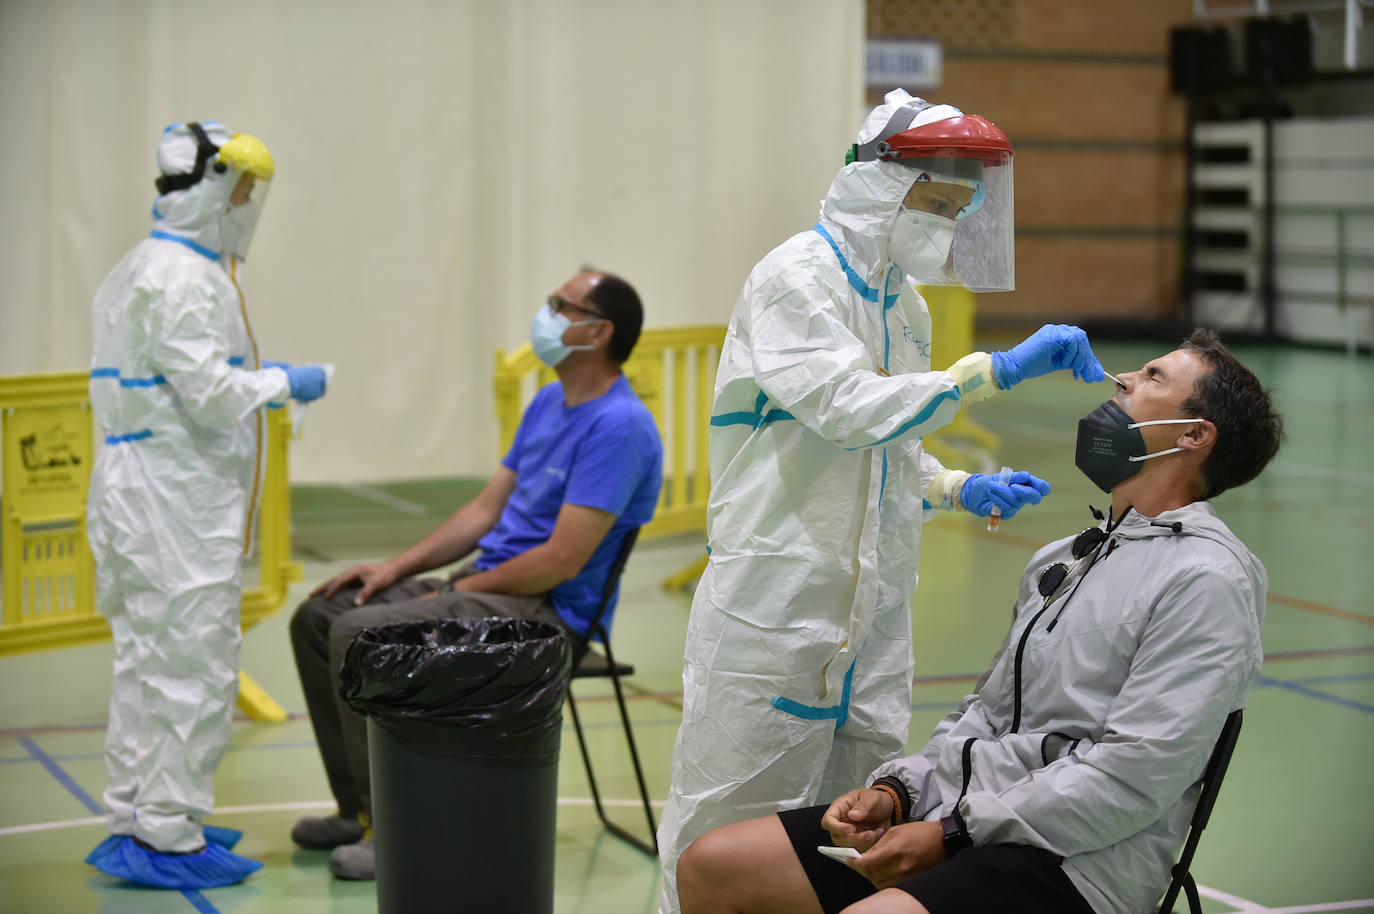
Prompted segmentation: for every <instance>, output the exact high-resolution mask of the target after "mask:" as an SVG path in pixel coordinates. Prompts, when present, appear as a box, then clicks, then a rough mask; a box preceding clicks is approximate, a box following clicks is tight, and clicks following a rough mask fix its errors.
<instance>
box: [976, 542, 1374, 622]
mask: <svg viewBox="0 0 1374 914" xmlns="http://www.w3.org/2000/svg"><path fill="white" fill-rule="evenodd" d="M955 529H957V530H959V531H960V532H961V533H963V534H964V535H965V536H972V537H975V538H978V539H983V540H991V541H993V542H997V543H1001V544H1002V545H1004V546H1023V547H1025V548H1027V549H1030V550H1032V551H1036V552H1038V551H1039V550H1040V549H1042V548H1043V547H1045V546H1048V545H1049V544H1050V542H1051V541H1049V540H1046V541H1041V540H1038V539H1034V538H1032V537H1029V536H1018V535H1016V534H1015V533H1007V532H1005V531H999V532H998V533H992V532H989V531H987V530H985V529H983V528H982V527H978V526H974V527H969V526H967V525H960V526H958V527H956V528H955ZM1266 596H1267V598H1268V602H1270V603H1277V604H1279V605H1280V606H1286V607H1288V608H1290V609H1300V610H1302V611H1303V612H1309V613H1316V614H1318V615H1322V616H1330V617H1332V618H1333V619H1345V620H1347V621H1349V622H1358V623H1360V624H1361V625H1374V615H1370V614H1369V613H1361V612H1355V611H1354V610H1349V609H1338V608H1336V607H1335V606H1327V605H1326V604H1325V603H1317V602H1315V601H1313V600H1304V599H1302V598H1301V597H1290V596H1287V595H1285V594H1281V593H1274V592H1273V591H1269V593H1268V594H1267V595H1266Z"/></svg>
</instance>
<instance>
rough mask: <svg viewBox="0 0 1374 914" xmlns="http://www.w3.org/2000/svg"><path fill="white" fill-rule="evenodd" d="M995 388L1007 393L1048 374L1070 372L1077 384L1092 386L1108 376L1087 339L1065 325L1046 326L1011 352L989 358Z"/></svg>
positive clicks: (1076, 330) (1071, 327) (1081, 333)
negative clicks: (1077, 381)
mask: <svg viewBox="0 0 1374 914" xmlns="http://www.w3.org/2000/svg"><path fill="white" fill-rule="evenodd" d="M992 369H993V370H992V373H993V375H994V376H995V377H996V379H997V386H998V387H1000V388H1002V389H1003V390H1006V389H1007V388H1009V387H1015V386H1016V385H1017V384H1020V383H1021V382H1022V381H1026V380H1029V379H1030V378H1038V377H1040V376H1041V375H1044V374H1049V373H1050V372H1051V371H1060V370H1062V369H1069V370H1071V371H1072V372H1073V376H1074V377H1075V378H1078V379H1079V380H1080V381H1087V382H1088V383H1089V384H1095V383H1097V382H1098V381H1101V380H1102V379H1103V378H1105V377H1106V376H1107V375H1106V373H1105V372H1104V371H1103V370H1102V363H1101V362H1099V361H1098V360H1097V356H1095V355H1093V350H1092V347H1091V346H1089V345H1088V335H1087V334H1086V333H1084V332H1083V331H1082V330H1080V329H1078V328H1077V327H1073V326H1070V325H1068V324H1046V325H1045V326H1043V327H1041V328H1040V329H1039V330H1037V331H1035V332H1034V333H1032V334H1031V335H1030V336H1028V337H1026V339H1025V342H1022V343H1018V344H1016V345H1015V346H1013V347H1012V349H1011V351H1010V352H994V353H993V354H992Z"/></svg>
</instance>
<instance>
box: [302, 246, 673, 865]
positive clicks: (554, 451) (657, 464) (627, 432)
mask: <svg viewBox="0 0 1374 914" xmlns="http://www.w3.org/2000/svg"><path fill="white" fill-rule="evenodd" d="M642 322H643V309H642V307H641V305H640V302H639V296H638V295H637V294H635V290H634V289H633V288H632V287H631V286H630V284H629V283H627V282H625V281H624V280H623V279H620V278H619V277H617V276H614V275H612V274H609V273H602V272H598V271H592V270H586V271H584V272H581V273H579V274H578V275H576V276H574V277H573V278H572V279H570V280H568V281H567V282H566V283H564V284H563V286H562V288H560V289H559V290H558V291H557V292H556V293H554V294H553V295H551V296H550V297H549V300H548V304H547V305H544V306H541V307H540V309H539V313H538V314H537V315H536V317H535V319H534V325H533V328H532V330H531V336H532V342H533V345H534V351H535V353H536V354H537V355H538V356H539V357H540V358H541V359H542V360H543V361H544V362H545V363H546V364H548V365H549V366H551V367H552V368H553V369H554V370H555V371H556V372H557V373H558V381H556V382H555V383H553V384H550V385H548V386H547V387H545V388H543V389H542V390H540V391H539V393H538V394H536V395H535V398H534V400H533V401H532V402H531V403H530V405H529V408H528V409H526V410H525V415H524V417H523V418H522V419H521V421H520V428H519V430H518V431H517V432H516V435H515V441H514V443H513V444H512V445H511V449H510V452H509V453H507V454H506V456H505V458H504V459H503V460H502V461H501V467H500V469H498V470H497V471H496V473H495V474H494V475H493V476H492V477H491V480H490V481H489V482H488V483H487V485H486V487H485V488H483V489H482V491H481V493H480V494H479V495H478V496H477V497H476V498H475V499H473V500H472V501H471V502H469V503H468V504H466V505H464V506H463V507H461V508H459V509H458V510H457V511H456V512H454V514H453V516H452V517H450V518H449V519H448V520H446V521H445V522H444V523H443V524H442V525H440V527H439V528H438V529H437V530H435V531H434V532H433V533H431V534H430V535H429V536H427V537H425V538H424V539H423V540H421V541H420V542H419V543H417V544H415V545H414V546H412V547H411V548H410V549H407V550H406V551H405V552H403V553H401V554H400V555H399V556H397V557H395V558H393V559H391V560H390V561H386V562H378V563H375V564H366V565H357V566H354V567H353V568H350V569H348V570H347V571H345V572H344V573H343V574H340V575H338V576H337V577H335V578H333V579H331V580H329V581H326V582H325V583H324V584H321V585H320V586H319V587H317V588H316V589H315V590H314V592H313V593H311V595H310V599H308V600H306V601H305V602H304V603H302V604H301V606H300V608H299V609H297V610H296V614H295V616H293V617H292V619H291V644H292V647H293V648H294V650H295V653H296V668H297V669H298V670H299V672H300V677H301V685H302V687H303V688H304V690H305V700H306V704H307V705H308V707H309V709H310V722H311V723H312V724H313V725H314V727H315V738H316V740H317V741H318V742H319V746H320V754H321V756H323V758H324V767H325V772H326V773H327V775H328V777H329V787H330V789H331V790H332V791H333V793H334V798H335V800H337V801H338V804H339V813H338V815H336V816H328V817H323V818H317V817H312V818H306V819H302V820H301V821H300V822H298V823H297V824H296V827H295V828H294V829H293V830H292V833H291V837H292V838H293V839H294V840H295V841H296V843H297V844H299V845H301V846H302V847H309V848H334V851H333V853H332V854H331V855H330V858H329V869H330V872H332V873H333V874H334V875H336V876H339V877H342V878H345V879H371V878H373V875H374V853H373V847H372V841H371V832H370V831H369V830H368V828H367V823H368V821H369V817H370V814H371V807H370V802H371V797H370V795H369V790H368V765H367V729H366V726H365V722H364V719H363V718H362V717H360V716H359V715H357V714H354V713H353V711H352V710H350V709H349V708H348V706H347V705H346V704H345V703H344V701H343V700H342V699H341V698H340V697H339V694H338V681H339V669H340V666H341V665H342V662H343V657H344V653H345V652H346V651H347V649H348V645H349V643H350V642H351V641H352V640H353V637H354V636H355V635H356V634H357V633H358V632H360V631H362V630H363V629H364V628H372V627H375V626H380V625H388V624H391V623H394V622H416V621H425V620H430V619H451V618H484V617H488V616H504V617H509V618H520V619H538V620H541V621H545V622H549V623H551V624H554V625H557V626H559V627H561V628H562V629H564V630H565V631H567V632H568V633H569V634H570V635H572V636H573V637H574V638H575V639H578V640H580V639H581V638H583V637H585V635H586V632H587V628H588V626H589V625H590V623H591V618H592V615H593V614H594V613H595V612H596V608H597V605H598V604H599V602H600V600H601V595H602V593H603V592H604V590H605V586H606V577H607V574H608V573H609V570H610V565H611V563H612V562H613V561H614V560H615V557H616V555H617V554H618V553H619V551H620V548H621V545H622V544H623V543H624V541H625V537H626V535H627V534H628V533H629V532H630V531H632V530H634V529H635V528H637V527H640V526H642V525H643V524H645V523H647V522H648V521H649V519H650V518H651V517H652V516H653V513H654V506H655V505H656V504H657V503H658V493H659V488H660V485H661V483H662V467H663V446H662V444H661V443H660V441H659V437H658V429H657V427H656V426H655V425H654V419H653V416H652V415H650V413H649V411H648V409H646V408H645V406H644V404H643V403H641V402H640V400H639V398H638V397H637V396H635V394H634V391H632V390H631V389H630V385H629V382H628V381H626V380H625V376H624V375H623V374H622V373H621V370H620V366H621V364H622V363H623V362H624V361H625V360H626V359H627V358H629V355H630V351H631V350H632V349H633V348H634V344H635V341H636V340H637V339H639V328H640V325H641V323H642ZM473 549H477V550H479V552H478V556H477V559H476V560H475V561H473V562H471V563H469V564H467V565H464V566H463V567H461V568H460V569H459V570H458V571H457V572H456V573H454V574H452V575H451V576H449V577H448V578H416V577H415V575H419V574H423V573H424V572H427V571H432V570H433V569H435V568H439V567H441V566H443V565H448V564H450V563H452V562H456V561H458V560H459V559H461V558H463V557H464V556H466V555H467V554H468V553H470V552H472V551H473ZM614 608H615V607H614V600H612V603H611V605H609V606H607V608H606V613H605V616H604V617H603V619H602V622H603V624H605V626H606V627H607V629H608V630H609V628H610V622H611V614H612V612H613V610H614Z"/></svg>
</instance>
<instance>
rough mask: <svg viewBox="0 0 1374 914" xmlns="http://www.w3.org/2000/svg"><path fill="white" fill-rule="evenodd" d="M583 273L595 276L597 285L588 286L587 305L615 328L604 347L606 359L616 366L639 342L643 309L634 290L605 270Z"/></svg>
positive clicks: (584, 269) (586, 268)
mask: <svg viewBox="0 0 1374 914" xmlns="http://www.w3.org/2000/svg"><path fill="white" fill-rule="evenodd" d="M582 269H583V272H587V273H595V274H597V275H598V276H600V277H601V281H600V282H598V283H597V284H596V285H594V286H592V290H591V291H590V292H588V293H587V301H589V302H591V303H592V304H594V305H596V307H597V309H598V310H599V311H600V312H601V313H602V314H604V315H606V317H607V318H608V319H609V320H610V322H611V323H612V324H613V325H614V326H615V332H614V333H613V334H612V335H611V344H610V345H609V346H607V347H606V357H607V358H609V359H610V360H611V361H612V362H615V363H616V364H620V363H621V362H624V361H625V360H626V359H628V358H629V357H630V353H631V352H633V351H634V348H635V343H636V342H638V341H639V328H640V327H642V326H643V325H644V306H643V305H641V304H640V302H639V293H638V292H636V291H635V290H634V286H632V285H630V284H629V283H628V282H626V281H625V280H623V279H621V278H620V277H619V276H616V275H615V274H614V273H607V272H606V271H605V270H598V269H596V268H595V267H583V268H582Z"/></svg>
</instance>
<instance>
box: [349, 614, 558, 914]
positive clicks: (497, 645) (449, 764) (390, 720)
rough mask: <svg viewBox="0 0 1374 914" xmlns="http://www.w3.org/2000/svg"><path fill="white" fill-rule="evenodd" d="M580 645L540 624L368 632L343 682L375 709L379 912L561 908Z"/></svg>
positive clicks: (503, 622)
mask: <svg viewBox="0 0 1374 914" xmlns="http://www.w3.org/2000/svg"><path fill="white" fill-rule="evenodd" d="M571 665H572V661H571V647H570V645H569V643H568V639H567V637H566V636H565V635H564V634H563V632H562V631H561V630H560V629H558V628H557V627H556V626H553V625H549V624H547V623H544V622H534V621H530V620H527V619H444V620H440V621H434V622H407V623H401V624H397V625H387V626H383V627H380V628H370V629H364V630H363V631H362V632H360V633H359V634H358V636H357V637H356V638H354V639H353V643H352V644H350V645H349V648H348V653H347V654H346V655H345V658H344V665H343V670H342V671H341V672H340V675H339V691H340V694H342V695H343V697H344V699H345V700H346V701H347V702H348V703H349V705H350V706H351V707H352V708H353V709H354V710H355V711H357V712H359V713H360V714H365V715H367V740H368V756H369V760H370V762H371V766H372V826H373V831H374V834H375V841H376V849H377V909H378V912H379V914H429V912H436V914H437V912H444V914H448V912H457V911H471V912H479V911H480V912H483V914H505V912H509V914H545V912H552V911H553V872H554V827H555V821H556V815H557V802H558V749H559V744H560V741H561V736H562V724H563V701H564V696H565V695H566V694H567V687H568V677H569V674H570V672H571Z"/></svg>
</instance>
